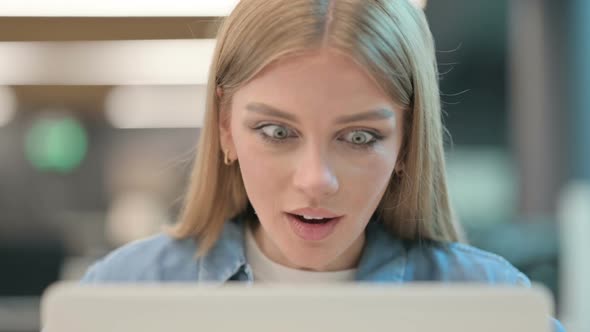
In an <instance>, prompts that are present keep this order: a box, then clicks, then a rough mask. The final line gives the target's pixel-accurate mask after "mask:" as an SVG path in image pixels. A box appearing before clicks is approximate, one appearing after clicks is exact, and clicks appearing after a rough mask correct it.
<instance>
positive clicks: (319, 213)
mask: <svg viewBox="0 0 590 332" xmlns="http://www.w3.org/2000/svg"><path fill="white" fill-rule="evenodd" d="M287 213H290V214H297V215H300V216H308V217H313V218H339V217H342V216H343V215H341V214H337V213H335V212H332V211H330V210H327V209H322V208H312V207H305V208H302V209H297V210H293V211H287Z"/></svg>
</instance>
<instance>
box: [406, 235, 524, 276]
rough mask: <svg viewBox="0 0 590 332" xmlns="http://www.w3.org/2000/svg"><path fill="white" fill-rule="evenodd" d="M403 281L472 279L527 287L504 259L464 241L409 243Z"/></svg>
mask: <svg viewBox="0 0 590 332" xmlns="http://www.w3.org/2000/svg"><path fill="white" fill-rule="evenodd" d="M406 263H407V264H406V271H405V279H406V280H437V281H474V282H485V283H504V284H520V285H525V286H530V281H529V279H528V278H527V277H526V276H525V275H524V274H523V273H522V272H520V271H519V270H518V269H517V268H516V267H514V266H513V265H512V264H510V263H509V262H508V261H507V260H506V259H504V258H503V257H501V256H498V255H496V254H493V253H491V252H487V251H484V250H481V249H478V248H475V247H473V246H470V245H467V244H463V243H456V242H453V243H438V242H426V243H420V244H416V243H414V244H411V245H409V246H408V251H407V262H406Z"/></svg>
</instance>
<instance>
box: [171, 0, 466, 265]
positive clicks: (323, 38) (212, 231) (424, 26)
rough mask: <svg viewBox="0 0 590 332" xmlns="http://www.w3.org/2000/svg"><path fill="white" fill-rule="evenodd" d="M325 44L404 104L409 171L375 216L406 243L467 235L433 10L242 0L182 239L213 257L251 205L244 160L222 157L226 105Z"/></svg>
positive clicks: (222, 45)
mask: <svg viewBox="0 0 590 332" xmlns="http://www.w3.org/2000/svg"><path fill="white" fill-rule="evenodd" d="M326 47H329V48H331V49H334V50H337V51H340V52H343V53H345V54H347V55H349V56H351V57H352V58H353V59H354V60H355V61H356V62H357V63H359V64H360V65H362V66H363V67H364V68H365V69H366V70H367V71H368V72H369V74H370V75H371V76H372V77H373V78H374V79H375V81H376V82H377V83H378V84H379V86H380V87H381V88H382V89H383V90H384V91H385V92H386V93H388V94H389V95H390V97H391V98H392V100H395V101H396V103H397V104H398V105H400V106H402V107H403V108H404V120H403V122H404V124H403V125H404V130H403V131H404V138H403V142H402V147H401V150H400V155H399V160H398V161H399V162H400V163H401V165H403V172H402V173H401V174H398V173H394V174H393V175H392V176H391V179H390V183H389V185H388V187H387V190H386V192H385V194H384V195H383V197H382V199H381V202H380V203H379V206H378V208H377V210H376V211H375V214H374V216H375V215H377V216H378V217H379V218H381V220H382V221H383V223H384V224H385V225H386V227H387V228H388V229H389V230H390V232H391V233H392V234H393V235H395V236H397V237H399V238H402V239H413V240H421V239H431V240H435V241H443V242H448V241H459V240H461V239H462V232H461V229H460V227H459V226H458V225H457V223H456V222H455V218H454V216H453V212H452V209H451V206H450V202H449V195H448V191H447V184H446V180H445V160H444V151H443V127H442V123H441V109H440V96H439V88H438V69H437V65H436V59H435V50H434V42H433V39H432V34H431V32H430V30H429V27H428V23H427V21H426V18H425V15H424V13H423V12H422V10H420V9H419V8H416V7H414V6H413V5H412V4H410V3H409V2H408V0H241V1H240V2H239V4H238V5H237V7H236V8H235V9H234V11H233V12H232V13H231V15H230V16H229V17H227V19H226V20H225V21H224V22H223V24H222V25H221V28H220V31H219V34H218V40H217V47H216V49H215V53H214V57H213V62H212V64H211V68H210V74H209V81H208V86H207V101H206V110H207V111H206V114H205V121H204V126H203V129H202V131H201V134H200V139H199V144H198V148H197V156H196V160H195V164H194V168H193V172H192V175H191V179H190V185H189V187H188V192H187V196H186V198H185V204H184V208H183V211H182V214H181V216H180V221H179V223H177V224H176V225H174V227H173V228H171V234H172V235H173V236H175V237H177V238H187V237H196V238H197V239H198V240H199V241H198V242H199V252H200V253H201V254H204V253H206V252H207V250H208V249H210V248H211V247H212V246H213V245H214V244H215V242H216V241H217V239H218V238H219V235H220V233H221V231H222V229H223V226H224V223H225V222H226V221H227V220H228V219H230V218H234V217H236V216H239V215H241V214H244V213H247V212H248V210H251V209H252V208H251V206H250V203H249V200H248V197H247V194H246V191H245V188H244V184H243V181H242V177H241V173H240V171H239V166H238V163H234V164H232V165H231V166H226V165H225V164H224V163H223V160H224V159H223V158H224V155H223V151H221V146H220V141H219V121H222V120H223V119H222V117H223V112H221V109H225V108H229V107H228V106H229V105H230V103H231V96H232V95H233V94H234V93H235V91H236V90H237V89H239V88H240V87H241V86H243V85H244V84H246V83H247V82H248V81H249V80H250V79H252V78H253V77H254V76H255V75H256V74H257V73H259V72H260V71H261V70H262V69H263V68H265V67H266V66H267V65H268V64H270V63H271V62H273V61H275V60H277V59H278V58H280V57H282V56H285V55H288V54H295V53H299V52H305V51H309V50H314V49H315V50H317V49H322V48H326ZM218 87H220V88H222V89H223V95H222V96H219V95H218V94H217V93H216V89H217V88H218ZM250 212H252V211H250Z"/></svg>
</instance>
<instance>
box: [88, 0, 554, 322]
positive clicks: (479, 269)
mask: <svg viewBox="0 0 590 332" xmlns="http://www.w3.org/2000/svg"><path fill="white" fill-rule="evenodd" d="M440 113H441V112H440V97H439V90H438V72H437V67H436V59H435V51H434V43H433V40H432V36H431V33H430V30H429V27H428V24H427V22H426V18H425V16H424V13H423V12H422V11H421V10H420V9H418V8H416V7H414V6H413V5H411V4H410V3H409V2H408V1H407V0H242V1H241V2H240V3H239V5H238V6H237V7H236V9H235V10H234V11H233V12H232V14H231V15H230V16H229V17H228V18H227V19H226V20H225V22H224V24H223V25H222V27H221V30H220V33H219V35H218V43H217V48H216V50H215V54H214V58H213V63H212V65H211V71H210V77H209V82H208V94H207V113H206V116H205V125H204V127H203V130H202V132H201V137H200V142H199V147H198V153H197V157H196V162H195V165H194V171H193V174H192V178H191V183H190V185H189V189H188V195H187V197H186V202H185V207H184V210H183V214H182V216H181V220H180V221H179V223H178V224H176V225H175V226H174V227H173V228H171V229H170V230H169V232H167V234H162V235H158V236H155V237H153V238H149V239H146V240H141V241H138V242H134V243H131V244H129V245H127V246H125V247H123V248H120V249H118V250H116V251H115V252H113V253H111V254H110V255H108V256H107V257H105V258H104V259H102V260H101V261H99V262H98V263H96V264H95V265H93V266H92V267H91V268H90V269H89V271H88V272H87V274H86V275H85V277H84V279H83V282H87V283H93V282H112V281H162V282H165V281H207V282H209V283H211V282H217V283H224V282H227V281H230V280H240V281H247V282H275V281H289V282H305V281H314V282H317V281H346V280H368V281H386V282H404V281H416V280H439V281H479V282H487V283H512V284H523V285H529V283H530V282H529V280H528V279H527V277H526V276H524V275H523V274H522V273H520V272H519V271H518V270H517V269H515V268H514V267H513V266H511V265H510V264H509V263H508V262H507V261H506V260H504V259H502V258H500V257H498V256H496V255H493V254H490V253H486V252H483V251H480V250H478V249H475V248H473V247H470V246H468V245H466V244H461V240H462V232H461V230H460V228H459V226H458V224H457V223H455V219H454V217H453V213H452V209H451V207H450V204H449V196H448V192H447V185H446V180H445V162H444V152H443V128H442V125H441V114H440ZM195 253H198V255H197V256H195ZM556 327H559V326H558V325H556Z"/></svg>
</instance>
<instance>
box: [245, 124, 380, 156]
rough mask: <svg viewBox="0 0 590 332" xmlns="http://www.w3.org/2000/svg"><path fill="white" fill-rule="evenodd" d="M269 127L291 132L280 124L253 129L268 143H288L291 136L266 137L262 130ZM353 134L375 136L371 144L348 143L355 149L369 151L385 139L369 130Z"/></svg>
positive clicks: (264, 125)
mask: <svg viewBox="0 0 590 332" xmlns="http://www.w3.org/2000/svg"><path fill="white" fill-rule="evenodd" d="M268 126H277V127H283V128H285V129H286V130H287V131H289V129H288V128H287V127H285V126H282V125H278V124H273V123H265V124H262V125H260V126H258V127H256V128H253V129H254V131H256V132H257V133H258V134H259V135H260V136H261V137H262V139H264V140H265V141H267V142H270V143H276V144H283V143H288V140H287V139H288V138H289V137H290V136H287V138H283V139H277V138H273V137H271V136H268V135H266V134H265V133H264V131H263V130H262V129H263V128H265V127H268ZM352 132H364V133H367V134H369V135H372V136H373V139H372V140H370V141H369V142H367V143H364V144H354V143H349V142H347V141H346V142H347V143H349V144H350V145H351V146H352V148H353V149H359V150H368V149H370V148H372V147H373V146H374V145H375V144H376V143H377V142H379V141H381V140H382V139H383V136H382V135H379V134H378V133H376V132H373V131H369V130H360V129H356V130H353V131H352Z"/></svg>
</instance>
